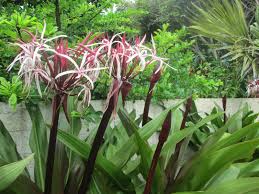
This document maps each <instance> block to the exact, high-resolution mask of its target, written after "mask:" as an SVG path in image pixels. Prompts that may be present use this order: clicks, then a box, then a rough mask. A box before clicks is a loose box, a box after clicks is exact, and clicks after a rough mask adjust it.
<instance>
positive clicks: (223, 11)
mask: <svg viewBox="0 0 259 194" xmlns="http://www.w3.org/2000/svg"><path fill="white" fill-rule="evenodd" d="M194 7H195V12H193V13H192V14H191V17H190V19H191V22H192V25H191V27H190V28H191V29H192V30H193V31H194V32H196V33H198V34H200V35H201V36H204V37H207V38H213V39H215V40H216V41H218V42H219V44H217V45H216V46H217V49H219V50H224V51H227V53H226V54H225V55H223V56H222V58H227V59H228V60H230V61H237V64H242V65H241V67H240V69H241V77H242V78H243V77H245V76H246V75H248V73H250V72H252V73H253V78H254V80H257V79H258V73H259V72H258V67H257V66H258V65H257V61H258V59H259V55H258V48H259V47H258V46H259V45H258V31H259V28H258V23H259V17H256V23H255V24H253V25H251V26H249V24H248V23H247V21H246V16H245V13H244V7H243V6H242V2H241V1H240V0H234V1H230V0H211V1H202V2H201V3H200V4H199V5H198V4H196V5H194ZM257 13H258V11H257ZM257 15H258V14H257ZM238 68H239V67H238ZM251 86H252V85H251V84H249V85H248V92H249V91H252V93H251V94H250V95H254V94H255V93H257V90H254V89H253V88H250V87H251ZM253 92H255V93H253Z"/></svg>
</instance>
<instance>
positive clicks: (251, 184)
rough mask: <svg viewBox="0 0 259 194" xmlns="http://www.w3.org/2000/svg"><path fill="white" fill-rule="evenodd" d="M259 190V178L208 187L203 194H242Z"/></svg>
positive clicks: (243, 179)
mask: <svg viewBox="0 0 259 194" xmlns="http://www.w3.org/2000/svg"><path fill="white" fill-rule="evenodd" d="M258 189H259V178H258V177H253V178H252V177H251V178H240V179H237V180H233V181H228V182H225V183H222V184H219V185H215V186H212V187H210V188H209V189H208V190H207V191H206V192H204V194H217V193H226V194H244V193H249V192H252V191H255V190H258Z"/></svg>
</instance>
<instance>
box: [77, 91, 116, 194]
mask: <svg viewBox="0 0 259 194" xmlns="http://www.w3.org/2000/svg"><path fill="white" fill-rule="evenodd" d="M114 100H115V96H114V95H113V96H112V97H111V98H110V100H109V104H108V107H107V109H106V111H105V112H104V114H103V117H102V120H101V122H100V125H99V127H98V130H97V133H96V136H95V138H94V141H93V144H92V148H91V151H90V154H89V157H88V160H87V163H86V170H85V172H84V176H83V179H82V182H81V185H80V188H79V191H78V194H85V193H86V191H87V189H88V188H89V185H90V182H91V178H92V174H93V172H94V165H95V161H96V157H97V154H98V151H99V149H100V147H101V145H102V142H103V136H104V133H105V131H106V129H107V126H108V123H109V121H110V119H111V116H112V113H113V110H114V105H115V104H114Z"/></svg>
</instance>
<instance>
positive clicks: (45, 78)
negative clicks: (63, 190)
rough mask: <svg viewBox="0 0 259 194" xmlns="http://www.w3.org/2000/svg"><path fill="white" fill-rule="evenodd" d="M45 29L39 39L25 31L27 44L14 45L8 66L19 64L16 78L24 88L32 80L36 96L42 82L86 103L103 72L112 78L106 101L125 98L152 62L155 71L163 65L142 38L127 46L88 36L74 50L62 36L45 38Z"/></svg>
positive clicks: (123, 39)
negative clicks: (17, 49) (155, 64)
mask: <svg viewBox="0 0 259 194" xmlns="http://www.w3.org/2000/svg"><path fill="white" fill-rule="evenodd" d="M45 30H46V24H45V25H44V28H43V31H42V33H41V35H40V37H39V38H38V37H37V35H34V34H32V33H30V32H27V33H28V34H30V36H31V41H30V42H23V41H21V40H19V41H18V42H17V43H15V44H16V45H18V46H19V47H20V48H21V52H20V53H19V54H18V55H17V56H16V57H15V59H14V61H13V62H12V63H11V64H10V65H9V67H8V70H11V69H12V68H13V67H14V65H15V64H17V63H19V64H20V69H19V73H18V74H19V76H21V77H23V78H24V80H25V85H26V86H27V87H30V86H31V84H32V82H33V81H34V82H35V85H36V87H37V89H38V92H39V94H40V95H41V85H42V83H44V85H45V86H46V89H51V90H53V91H55V92H57V93H60V94H67V95H78V96H80V95H83V102H86V103H89V102H90V98H91V90H92V89H93V88H94V82H95V81H96V80H97V79H98V76H99V72H100V71H101V70H106V71H107V73H109V75H110V76H111V77H112V78H113V85H112V86H111V90H110V93H109V95H108V99H109V98H110V97H111V96H112V95H114V94H118V91H120V90H121V91H122V93H124V96H125V94H126V93H127V92H128V91H129V89H130V88H131V84H130V79H133V78H134V77H135V76H136V75H138V73H139V72H140V71H143V70H144V69H145V68H146V67H147V66H148V65H149V64H152V63H153V62H158V64H159V68H158V71H159V70H160V69H161V68H162V67H163V65H164V64H165V62H164V59H162V58H159V57H158V56H157V55H156V49H155V46H154V44H153V48H152V49H150V48H148V47H146V46H145V45H144V42H145V37H144V38H143V39H140V38H136V40H135V42H134V43H133V44H131V43H130V42H128V41H127V40H126V37H125V35H123V36H122V35H121V34H117V35H115V36H113V37H111V38H107V37H105V36H103V35H102V36H93V34H92V33H90V34H89V35H88V36H87V37H86V38H85V39H84V40H83V41H82V42H81V43H80V44H79V45H78V46H77V47H76V48H69V47H68V42H67V40H66V36H65V35H60V36H55V37H53V38H49V39H47V38H44V32H45Z"/></svg>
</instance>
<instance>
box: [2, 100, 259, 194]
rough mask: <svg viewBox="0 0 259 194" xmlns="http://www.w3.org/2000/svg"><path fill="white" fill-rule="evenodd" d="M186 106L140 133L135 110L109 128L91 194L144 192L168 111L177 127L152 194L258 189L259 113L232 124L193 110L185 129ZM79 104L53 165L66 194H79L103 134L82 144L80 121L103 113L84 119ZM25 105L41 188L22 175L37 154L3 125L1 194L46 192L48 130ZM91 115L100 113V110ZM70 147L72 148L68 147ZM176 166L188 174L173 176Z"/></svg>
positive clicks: (231, 119)
mask: <svg viewBox="0 0 259 194" xmlns="http://www.w3.org/2000/svg"><path fill="white" fill-rule="evenodd" d="M181 104H182V102H180V103H179V104H177V105H175V106H172V107H170V108H167V109H166V110H164V111H163V112H162V113H161V114H159V115H158V116H157V117H155V118H153V120H152V121H150V122H149V123H148V124H146V125H145V126H144V127H139V123H140V121H141V118H139V117H136V113H135V111H133V112H131V113H127V112H126V111H125V110H122V109H120V110H119V111H118V116H119V118H120V121H119V122H118V123H116V124H115V125H114V124H112V125H111V126H110V127H109V128H108V130H107V133H106V135H105V137H104V143H103V144H102V149H101V150H100V152H99V153H98V157H97V161H96V168H95V171H94V175H93V181H92V183H91V185H90V189H89V193H92V194H96V193H99V192H101V193H142V192H143V189H144V185H145V180H143V178H144V179H146V178H147V173H148V169H149V166H150V164H151V159H152V156H153V154H154V148H155V147H154V146H155V145H149V144H148V143H147V140H148V139H149V138H150V137H151V136H152V135H154V134H155V133H157V132H159V131H160V129H161V126H162V124H163V122H164V120H165V118H166V116H167V114H168V112H169V111H172V121H174V122H173V123H172V125H171V129H170V134H169V136H168V140H167V141H166V143H165V145H164V147H163V149H162V152H161V156H160V160H159V165H158V166H157V170H156V171H155V176H154V180H153V184H152V192H154V193H161V194H162V193H180V192H185V193H188V192H190V193H195V192H198V191H199V192H202V193H203V192H204V193H206V194H207V193H213V192H215V191H217V192H218V191H221V190H222V192H221V193H222V194H229V193H233V194H234V193H235V194H236V193H238V194H239V193H240V194H243V193H244V191H247V192H250V191H251V192H252V191H254V192H256V191H258V189H259V188H258V181H259V180H258V155H257V154H254V153H255V152H257V147H258V144H259V140H258V127H259V125H258V122H255V120H256V118H257V116H258V114H253V113H252V112H251V111H250V110H249V108H248V106H245V107H244V108H243V109H240V110H239V111H238V112H236V113H235V114H233V115H228V121H227V122H226V123H225V124H224V122H223V120H222V119H223V117H222V115H223V114H222V112H221V110H219V109H218V108H217V107H215V108H214V109H213V112H212V113H211V114H210V115H208V116H206V117H201V116H200V115H199V114H198V113H197V111H196V110H195V108H193V109H192V112H191V114H190V116H189V117H188V122H187V126H186V128H184V129H182V130H180V125H181V122H182V120H183V115H182V113H181V110H180V109H179V106H180V105H181ZM75 105H76V104H75V103H74V101H73V99H70V100H69V106H68V107H69V112H70V114H69V117H70V119H72V120H73V121H72V122H71V124H70V125H69V124H68V123H66V122H65V121H64V122H62V128H63V129H67V130H66V132H65V131H63V130H59V132H58V139H59V141H60V143H59V144H58V151H57V153H56V162H55V166H54V171H55V172H54V176H55V185H54V186H53V190H55V191H63V190H64V189H65V191H66V192H67V193H77V189H78V186H79V184H80V176H81V175H80V174H81V173H82V172H83V169H84V167H83V161H84V159H85V158H87V157H88V155H89V151H90V145H91V143H92V141H93V137H94V134H95V133H96V130H95V129H92V130H91V131H90V133H89V134H88V135H87V136H86V137H85V141H82V140H80V139H79V138H78V137H77V136H78V134H79V133H80V131H81V126H82V124H81V122H83V120H84V119H86V120H87V122H88V123H95V122H96V121H97V120H99V119H98V118H99V117H100V115H99V116H98V114H96V115H95V116H94V117H93V114H88V113H87V112H85V113H82V114H78V113H76V111H77V109H76V106H75ZM26 107H27V110H28V112H29V114H30V117H31V120H32V123H33V125H32V131H31V138H30V148H31V149H32V151H33V152H34V161H35V168H34V174H35V177H37V178H36V179H35V183H34V182H33V181H32V180H30V179H29V178H28V176H26V175H25V174H22V170H23V169H24V168H25V166H26V165H27V164H28V162H29V161H30V160H31V159H32V156H30V157H29V158H26V159H24V160H21V156H20V155H19V153H18V152H17V149H16V145H15V142H14V141H13V139H12V138H11V136H10V135H9V133H8V131H7V130H6V128H5V127H4V125H3V124H2V123H0V124H1V125H0V140H1V142H4V143H5V144H4V146H2V147H1V149H0V156H1V159H0V172H1V173H0V174H1V175H0V176H1V180H3V181H1V183H0V193H17V194H27V193H31V194H41V190H42V188H43V185H42V182H43V181H44V173H43V172H44V171H43V170H44V169H45V162H44V158H45V157H46V145H47V143H46V142H47V138H46V134H47V131H48V129H47V128H48V124H46V123H45V122H44V119H43V117H42V114H41V112H40V109H39V107H38V106H37V105H36V104H32V103H30V104H27V105H26ZM89 110H90V111H91V112H92V113H94V110H93V109H89ZM240 118H241V119H240ZM82 130H83V129H82ZM182 140H183V141H182ZM179 142H181V143H179ZM63 144H64V145H65V146H66V147H67V149H64V145H63ZM177 144H179V145H181V147H180V149H181V154H180V156H179V158H178V160H177V162H176V163H172V161H171V159H170V158H172V157H173V156H174V155H175V154H176V153H175V152H174V148H175V146H176V145H177ZM133 156H134V157H133ZM6 163H10V164H8V165H6ZM174 168H180V169H181V170H180V171H174ZM9 169H12V173H7V171H9ZM171 173H176V174H171ZM60 174H62V176H60ZM139 175H141V176H139ZM197 175H199V176H197ZM17 177H18V179H16V178H17ZM64 183H65V185H64ZM231 185H234V186H231ZM236 186H238V187H236Z"/></svg>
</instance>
